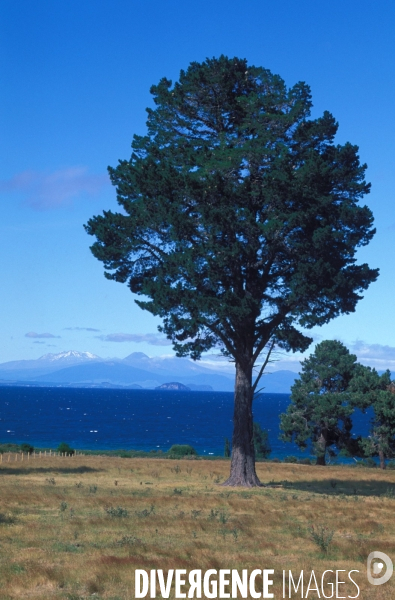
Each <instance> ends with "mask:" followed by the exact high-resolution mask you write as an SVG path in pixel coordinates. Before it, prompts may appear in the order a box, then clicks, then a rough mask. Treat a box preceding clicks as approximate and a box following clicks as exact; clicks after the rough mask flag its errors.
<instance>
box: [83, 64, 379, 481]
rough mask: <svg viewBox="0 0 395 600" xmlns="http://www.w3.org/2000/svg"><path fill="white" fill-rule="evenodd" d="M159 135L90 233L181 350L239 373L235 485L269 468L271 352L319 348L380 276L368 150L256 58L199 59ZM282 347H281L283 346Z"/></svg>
mask: <svg viewBox="0 0 395 600" xmlns="http://www.w3.org/2000/svg"><path fill="white" fill-rule="evenodd" d="M151 93H152V95H153V99H154V102H155V107H154V108H152V109H147V112H148V121H147V134H146V135H145V136H137V135H135V136H134V138H133V143H132V148H133V153H132V156H131V158H130V159H129V160H122V161H120V162H119V164H118V166H117V167H116V168H110V169H109V173H110V177H111V180H112V183H113V184H114V185H115V186H116V188H117V199H118V202H119V204H120V206H121V207H122V210H121V212H119V213H113V212H111V211H108V212H104V214H103V215H101V216H96V217H93V218H92V219H90V220H89V222H88V224H87V226H86V229H87V231H88V233H90V234H91V235H94V236H96V238H97V241H96V242H95V243H94V244H93V246H92V252H93V254H94V255H95V256H96V258H98V259H99V260H101V261H103V263H104V266H105V269H106V277H108V278H109V279H114V280H115V281H119V282H122V283H127V284H128V285H129V287H130V290H131V291H132V292H133V294H135V295H140V296H142V297H143V298H142V299H140V300H136V302H137V304H138V305H139V306H140V307H141V308H143V309H145V310H148V311H150V312H151V313H153V314H154V315H159V316H160V317H162V319H163V327H162V330H163V331H164V332H165V333H166V335H167V336H168V337H169V338H170V339H171V340H172V341H173V343H174V348H175V350H176V351H177V354H178V355H179V356H186V355H189V356H191V357H192V358H193V359H198V358H199V357H200V356H201V354H202V352H205V351H207V350H209V349H210V348H212V347H220V348H221V349H222V351H223V353H224V354H225V355H227V356H229V357H232V358H233V360H234V361H235V365H236V383H235V404H234V432H233V440H232V461H231V473H230V477H229V479H228V480H227V482H226V484H227V485H244V486H255V485H259V479H258V477H257V475H256V473H255V461H254V446H253V421H252V402H253V396H254V389H255V388H254V386H255V384H256V383H257V381H255V383H254V377H253V369H254V366H255V365H256V363H257V361H258V360H261V357H262V353H263V352H264V351H265V348H267V347H268V344H269V345H271V344H272V343H274V342H275V343H276V344H277V345H279V346H281V347H283V348H285V349H287V350H294V351H295V350H305V349H306V348H307V347H308V345H309V344H310V342H311V339H310V338H309V337H307V336H306V335H305V334H304V333H303V330H306V329H308V328H311V327H313V326H314V325H321V324H323V323H327V322H328V321H329V320H330V319H333V318H334V317H336V316H337V315H340V314H343V313H349V312H352V311H354V309H355V306H356V303H357V302H358V300H359V299H360V298H361V296H360V293H361V291H362V290H365V289H366V288H367V287H368V286H369V284H370V283H371V282H372V281H374V280H375V279H376V277H377V275H378V272H377V270H374V269H370V268H369V267H368V265H367V264H362V265H357V264H356V262H355V252H356V249H357V248H358V247H359V246H363V245H365V244H367V243H368V242H369V241H370V239H371V238H372V236H373V234H374V230H373V228H372V223H373V217H372V214H371V212H370V210H369V209H368V208H367V207H366V206H362V207H360V206H358V201H359V200H360V199H361V198H362V197H363V196H364V194H366V193H368V191H369V185H368V184H367V183H366V182H365V179H364V173H365V168H366V166H365V165H361V164H360V161H359V157H358V148H357V147H356V146H353V145H351V144H350V143H346V144H344V145H336V144H335V143H334V137H335V134H336V131H337V123H336V121H335V119H334V118H333V116H332V115H331V114H330V113H328V112H324V114H323V115H322V117H320V118H317V119H310V118H309V117H310V109H311V106H312V104H311V95H310V89H309V87H308V86H307V85H306V84H305V83H297V84H296V85H294V86H293V87H292V88H290V89H288V88H287V87H286V86H285V84H284V81H283V80H282V79H281V78H280V77H279V76H277V75H273V74H272V73H271V72H270V71H268V70H266V69H263V68H260V67H253V66H248V64H247V61H246V60H240V59H238V58H233V59H229V58H227V57H225V56H221V57H220V58H218V59H211V60H206V61H205V62H203V63H196V62H195V63H192V64H191V65H190V66H189V68H188V69H187V70H186V71H181V74H180V78H179V81H177V82H176V83H174V84H172V82H171V81H169V80H168V79H165V78H164V79H162V80H161V81H160V82H159V84H158V85H156V86H153V87H152V88H151ZM270 347H271V346H270Z"/></svg>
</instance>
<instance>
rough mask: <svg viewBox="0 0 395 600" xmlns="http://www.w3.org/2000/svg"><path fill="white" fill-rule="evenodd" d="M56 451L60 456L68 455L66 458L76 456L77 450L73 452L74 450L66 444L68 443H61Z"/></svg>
mask: <svg viewBox="0 0 395 600" xmlns="http://www.w3.org/2000/svg"><path fill="white" fill-rule="evenodd" d="M56 451H57V452H59V453H60V454H66V456H72V455H73V454H75V450H73V448H70V446H69V445H68V444H66V442H61V443H60V444H59V446H58V447H57V449H56Z"/></svg>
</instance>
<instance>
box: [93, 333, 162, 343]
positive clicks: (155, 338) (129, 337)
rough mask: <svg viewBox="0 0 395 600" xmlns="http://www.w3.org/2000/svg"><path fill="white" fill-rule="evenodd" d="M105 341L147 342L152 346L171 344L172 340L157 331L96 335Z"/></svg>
mask: <svg viewBox="0 0 395 600" xmlns="http://www.w3.org/2000/svg"><path fill="white" fill-rule="evenodd" d="M96 337H97V338H99V339H100V340H102V341H103V342H136V343H138V344H140V343H143V342H145V343H146V344H151V345H152V346H171V344H172V342H171V341H170V340H168V339H167V338H165V337H162V336H159V335H157V334H156V333H143V334H140V333H109V334H108V335H98V336H96Z"/></svg>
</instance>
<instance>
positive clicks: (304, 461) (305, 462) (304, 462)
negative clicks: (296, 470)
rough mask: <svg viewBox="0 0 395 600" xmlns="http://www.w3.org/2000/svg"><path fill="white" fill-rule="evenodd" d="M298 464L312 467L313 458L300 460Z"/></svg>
mask: <svg viewBox="0 0 395 600" xmlns="http://www.w3.org/2000/svg"><path fill="white" fill-rule="evenodd" d="M298 463H299V464H300V465H311V458H300V459H299V460H298Z"/></svg>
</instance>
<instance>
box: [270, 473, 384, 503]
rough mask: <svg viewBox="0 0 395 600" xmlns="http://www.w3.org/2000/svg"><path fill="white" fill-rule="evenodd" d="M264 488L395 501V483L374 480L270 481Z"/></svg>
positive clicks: (329, 478) (330, 478)
mask: <svg viewBox="0 0 395 600" xmlns="http://www.w3.org/2000/svg"><path fill="white" fill-rule="evenodd" d="M265 487H266V488H271V487H275V488H276V487H277V488H282V489H283V490H284V491H285V490H287V491H290V492H291V491H294V492H296V491H298V492H309V493H313V494H323V495H326V496H339V495H345V496H385V497H387V498H394V499H395V481H394V482H391V481H379V480H376V481H375V480H374V479H369V480H360V479H357V478H355V479H336V478H332V477H328V479H323V480H312V481H277V482H275V481H271V482H270V483H268V484H266V485H265Z"/></svg>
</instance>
